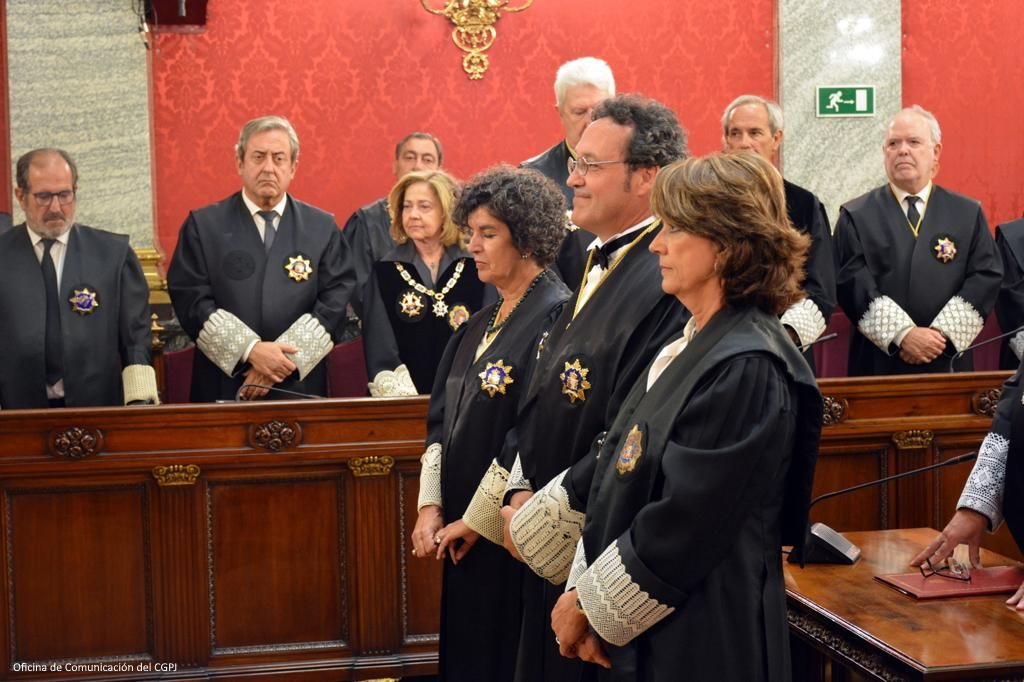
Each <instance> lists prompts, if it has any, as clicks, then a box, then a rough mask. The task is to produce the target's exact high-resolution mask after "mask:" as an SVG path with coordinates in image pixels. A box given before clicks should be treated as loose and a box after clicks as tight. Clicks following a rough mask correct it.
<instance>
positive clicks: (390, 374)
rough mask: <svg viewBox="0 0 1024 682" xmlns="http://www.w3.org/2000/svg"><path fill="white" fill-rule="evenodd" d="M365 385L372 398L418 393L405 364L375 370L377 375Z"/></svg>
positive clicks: (397, 396)
mask: <svg viewBox="0 0 1024 682" xmlns="http://www.w3.org/2000/svg"><path fill="white" fill-rule="evenodd" d="M367 386H368V387H369V388H370V395H371V396H372V397H374V398H401V397H403V396H411V395H417V394H418V393H417V391H416V386H415V384H413V383H412V377H411V376H410V375H409V368H408V367H406V366H405V365H399V366H398V367H395V369H394V371H391V370H390V369H385V370H382V371H380V372H377V376H375V377H374V378H373V381H371V382H370V383H368V384H367Z"/></svg>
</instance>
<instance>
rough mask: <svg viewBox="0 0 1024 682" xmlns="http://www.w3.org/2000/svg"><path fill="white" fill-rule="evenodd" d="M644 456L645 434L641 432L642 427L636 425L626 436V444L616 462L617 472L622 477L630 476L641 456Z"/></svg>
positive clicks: (623, 445)
mask: <svg viewBox="0 0 1024 682" xmlns="http://www.w3.org/2000/svg"><path fill="white" fill-rule="evenodd" d="M642 454H644V434H642V433H641V432H640V425H639V424H634V425H633V428H632V429H630V430H629V433H628V434H627V435H626V442H625V443H623V444H622V449H621V450H619V457H618V459H616V460H615V470H616V471H618V472H619V475H620V476H624V475H626V474H628V473H629V472H630V471H632V470H633V469H635V468H636V463H637V461H638V460H639V459H640V456H641V455H642Z"/></svg>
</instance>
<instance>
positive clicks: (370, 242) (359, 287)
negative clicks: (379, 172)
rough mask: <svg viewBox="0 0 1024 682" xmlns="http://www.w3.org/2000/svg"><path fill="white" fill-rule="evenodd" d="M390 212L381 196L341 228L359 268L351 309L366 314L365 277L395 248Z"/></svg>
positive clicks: (386, 201) (368, 276) (356, 269)
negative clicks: (364, 303) (364, 310)
mask: <svg viewBox="0 0 1024 682" xmlns="http://www.w3.org/2000/svg"><path fill="white" fill-rule="evenodd" d="M390 230H391V215H390V214H389V213H388V200H387V198H382V199H378V200H377V201H374V202H373V203H371V204H367V205H366V206H363V207H362V208H360V209H359V210H357V211H356V212H355V213H353V214H352V215H351V216H350V217H349V219H348V222H346V223H345V227H344V228H342V230H341V239H342V241H343V242H344V243H345V246H346V247H347V250H348V253H349V255H350V256H351V258H352V266H353V267H354V268H355V271H356V288H355V291H354V292H353V294H352V300H351V303H352V309H353V310H355V312H356V315H357V316H359V317H360V318H362V316H363V296H364V292H365V288H366V281H367V280H368V279H369V278H370V273H371V272H372V269H373V264H374V263H376V262H377V261H378V260H380V259H381V258H383V257H384V256H385V255H386V254H387V253H388V251H390V250H391V249H393V248H395V240H394V239H392V238H391V232H390Z"/></svg>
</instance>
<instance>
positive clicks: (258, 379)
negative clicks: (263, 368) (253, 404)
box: [238, 367, 277, 400]
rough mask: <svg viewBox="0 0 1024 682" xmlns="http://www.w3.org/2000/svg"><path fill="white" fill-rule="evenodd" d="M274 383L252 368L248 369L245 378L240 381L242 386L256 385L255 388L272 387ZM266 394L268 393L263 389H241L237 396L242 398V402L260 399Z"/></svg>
mask: <svg viewBox="0 0 1024 682" xmlns="http://www.w3.org/2000/svg"><path fill="white" fill-rule="evenodd" d="M276 383H277V382H276V381H274V380H273V379H271V378H270V377H268V376H267V375H266V374H261V373H260V372H258V371H256V369H255V368H253V367H250V368H249V371H247V372H246V373H245V378H244V380H243V381H242V385H243V386H244V385H245V384H256V385H257V386H273V385H274V384H276ZM267 393H270V391H268V390H267V389H265V388H254V387H249V388H243V389H242V390H241V391H240V392H239V394H238V395H239V396H240V397H241V398H242V400H256V399H257V398H262V397H263V396H265V395H266V394H267Z"/></svg>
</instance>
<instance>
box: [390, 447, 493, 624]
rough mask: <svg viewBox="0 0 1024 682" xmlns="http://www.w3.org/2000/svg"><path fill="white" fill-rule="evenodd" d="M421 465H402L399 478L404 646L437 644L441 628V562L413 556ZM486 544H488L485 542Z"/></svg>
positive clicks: (406, 463) (414, 463) (412, 463)
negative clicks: (427, 643)
mask: <svg viewBox="0 0 1024 682" xmlns="http://www.w3.org/2000/svg"><path fill="white" fill-rule="evenodd" d="M418 464H419V462H418V461H417V460H413V461H411V462H403V463H402V464H401V465H400V467H399V469H398V475H399V480H400V486H401V487H400V492H401V500H400V502H401V512H402V516H401V538H400V540H401V544H400V546H401V548H402V552H401V558H402V640H403V642H404V643H407V644H409V643H416V642H434V643H436V642H437V641H438V632H439V631H440V627H441V611H440V609H439V608H438V607H439V605H440V603H441V570H442V564H441V562H439V561H437V560H435V559H433V558H430V559H418V558H415V557H413V556H412V541H411V540H410V537H411V535H412V529H413V528H414V527H415V526H416V518H417V516H418V511H417V509H416V502H417V496H418V494H419V487H420V481H419V466H418ZM482 542H486V540H482Z"/></svg>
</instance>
